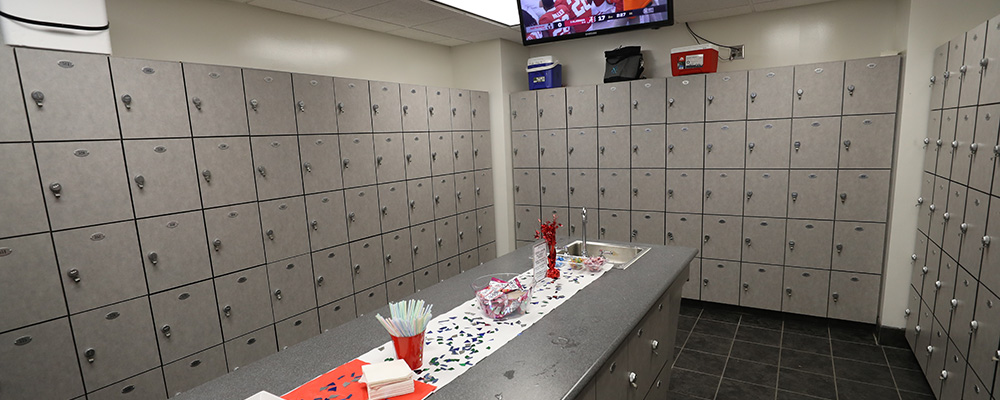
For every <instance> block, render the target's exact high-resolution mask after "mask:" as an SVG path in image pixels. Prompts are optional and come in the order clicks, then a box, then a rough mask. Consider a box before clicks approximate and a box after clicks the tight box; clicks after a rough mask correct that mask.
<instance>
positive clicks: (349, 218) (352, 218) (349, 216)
mask: <svg viewBox="0 0 1000 400" xmlns="http://www.w3.org/2000/svg"><path fill="white" fill-rule="evenodd" d="M347 219H348V220H349V221H351V222H354V213H353V212H351V213H350V214H347Z"/></svg>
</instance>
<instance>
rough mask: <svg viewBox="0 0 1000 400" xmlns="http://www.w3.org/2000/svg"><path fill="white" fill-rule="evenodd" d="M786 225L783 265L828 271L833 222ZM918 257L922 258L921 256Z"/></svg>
mask: <svg viewBox="0 0 1000 400" xmlns="http://www.w3.org/2000/svg"><path fill="white" fill-rule="evenodd" d="M787 224H788V230H787V233H786V239H787V240H786V241H785V242H786V243H785V244H786V246H785V265H791V266H795V267H809V268H819V269H829V268H830V259H831V257H832V256H833V247H831V246H830V243H833V222H832V221H815V220H796V219H790V220H788V221H787ZM926 249H927V248H926V247H924V250H926ZM920 257H921V258H923V254H921V255H920Z"/></svg>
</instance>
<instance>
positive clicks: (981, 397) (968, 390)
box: [963, 366, 990, 400]
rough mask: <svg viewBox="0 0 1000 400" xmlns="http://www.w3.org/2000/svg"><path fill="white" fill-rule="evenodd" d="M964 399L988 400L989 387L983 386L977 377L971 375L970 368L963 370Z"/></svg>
mask: <svg viewBox="0 0 1000 400" xmlns="http://www.w3.org/2000/svg"><path fill="white" fill-rule="evenodd" d="M965 371H966V372H965V392H963V393H964V394H965V396H966V397H965V398H967V399H970V400H988V399H989V398H990V392H989V386H986V385H985V384H983V382H982V381H981V380H980V378H979V376H977V375H976V374H974V373H972V372H973V370H972V367H971V366H970V367H967V368H966V370H965Z"/></svg>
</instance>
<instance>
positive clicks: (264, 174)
mask: <svg viewBox="0 0 1000 400" xmlns="http://www.w3.org/2000/svg"><path fill="white" fill-rule="evenodd" d="M257 172H259V173H260V176H262V177H265V178H267V168H264V166H263V165H261V166H259V167H257Z"/></svg>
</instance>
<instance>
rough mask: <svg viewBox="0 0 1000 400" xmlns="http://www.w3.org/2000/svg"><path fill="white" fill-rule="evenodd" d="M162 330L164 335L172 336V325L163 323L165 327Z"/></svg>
mask: <svg viewBox="0 0 1000 400" xmlns="http://www.w3.org/2000/svg"><path fill="white" fill-rule="evenodd" d="M160 332H163V336H164V337H167V338H169V337H170V325H163V327H162V328H160Z"/></svg>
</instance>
